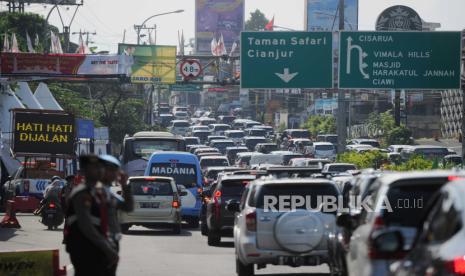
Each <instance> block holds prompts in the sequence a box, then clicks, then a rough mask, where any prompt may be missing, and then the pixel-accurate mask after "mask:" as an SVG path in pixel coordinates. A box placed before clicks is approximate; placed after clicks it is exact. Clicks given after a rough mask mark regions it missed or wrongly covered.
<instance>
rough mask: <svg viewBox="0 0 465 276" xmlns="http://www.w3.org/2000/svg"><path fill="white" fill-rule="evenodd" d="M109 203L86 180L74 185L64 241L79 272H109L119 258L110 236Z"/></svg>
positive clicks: (78, 273) (69, 203)
mask: <svg viewBox="0 0 465 276" xmlns="http://www.w3.org/2000/svg"><path fill="white" fill-rule="evenodd" d="M106 205H107V202H106V199H104V196H102V194H99V193H97V190H96V189H95V188H90V187H88V186H86V185H84V184H79V185H78V186H76V187H74V189H73V190H72V192H71V193H70V195H69V198H68V208H67V223H66V226H65V243H66V250H67V251H68V253H69V254H70V257H71V262H72V263H73V266H74V270H75V275H76V276H80V275H109V273H108V269H109V267H110V266H111V265H112V263H113V262H115V261H116V260H117V258H118V253H117V251H116V249H115V246H114V244H112V242H111V241H110V240H109V239H108V214H106V213H105V211H108V208H107V206H106Z"/></svg>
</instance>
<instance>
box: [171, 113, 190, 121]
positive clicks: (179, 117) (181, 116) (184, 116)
mask: <svg viewBox="0 0 465 276" xmlns="http://www.w3.org/2000/svg"><path fill="white" fill-rule="evenodd" d="M174 117H175V118H176V120H188V119H189V114H188V113H187V112H185V111H177V112H175V113H174Z"/></svg>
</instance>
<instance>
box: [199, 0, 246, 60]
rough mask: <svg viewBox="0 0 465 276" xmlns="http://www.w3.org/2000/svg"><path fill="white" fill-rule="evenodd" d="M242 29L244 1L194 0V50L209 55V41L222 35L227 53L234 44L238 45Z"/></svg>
mask: <svg viewBox="0 0 465 276" xmlns="http://www.w3.org/2000/svg"><path fill="white" fill-rule="evenodd" d="M243 28H244V0H196V2H195V41H196V43H195V45H196V47H195V49H196V52H197V53H211V47H210V46H211V41H212V39H213V37H216V38H217V39H218V38H219V36H220V35H221V34H222V35H223V38H224V43H225V45H226V49H227V51H228V53H229V51H230V50H231V46H232V44H233V43H234V42H236V43H237V44H239V42H240V34H241V31H242V30H243Z"/></svg>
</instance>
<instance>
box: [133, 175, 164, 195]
mask: <svg viewBox="0 0 465 276" xmlns="http://www.w3.org/2000/svg"><path fill="white" fill-rule="evenodd" d="M130 186H131V188H132V193H133V195H135V196H143V195H151V196H155V195H157V196H171V195H173V188H172V187H171V183H170V182H168V181H160V180H153V181H151V180H145V179H140V180H139V179H137V180H131V182H130Z"/></svg>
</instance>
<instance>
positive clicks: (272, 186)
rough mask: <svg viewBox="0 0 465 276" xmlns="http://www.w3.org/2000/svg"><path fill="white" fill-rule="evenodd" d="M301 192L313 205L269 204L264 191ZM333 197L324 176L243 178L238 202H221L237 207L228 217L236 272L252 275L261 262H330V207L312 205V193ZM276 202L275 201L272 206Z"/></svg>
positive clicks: (274, 194) (333, 220) (333, 217)
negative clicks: (232, 220) (231, 223)
mask: <svg viewBox="0 0 465 276" xmlns="http://www.w3.org/2000/svg"><path fill="white" fill-rule="evenodd" d="M279 196H292V197H294V196H302V197H304V198H306V201H307V200H309V203H311V205H309V206H311V207H312V208H313V209H312V210H308V208H305V209H302V208H296V209H294V210H287V209H283V208H277V209H276V210H274V209H269V208H266V207H267V206H269V204H268V203H269V202H268V200H269V199H270V197H275V198H279V200H280V199H281V198H280V197H279ZM319 196H331V197H338V196H339V192H338V190H337V188H336V186H335V185H334V183H332V182H331V181H329V180H326V179H274V178H265V179H261V180H257V181H254V182H252V183H251V184H249V185H248V186H247V187H246V189H245V191H244V193H243V196H242V198H241V202H240V203H230V204H228V206H227V208H228V210H230V211H236V212H238V214H237V216H236V218H235V223H234V230H233V231H234V246H235V251H236V271H237V274H238V275H239V276H245V275H254V269H255V267H254V265H257V268H258V269H262V268H265V267H266V266H267V265H269V264H272V265H288V266H292V267H297V266H316V265H320V264H323V263H327V264H329V266H330V270H331V271H334V266H333V265H332V264H331V257H330V256H332V254H333V253H331V252H330V250H331V248H334V245H331V244H330V243H333V242H334V239H331V237H332V236H334V235H335V233H336V211H334V212H333V211H331V212H324V210H323V211H318V209H316V208H317V206H315V203H317V197H319ZM278 207H279V206H278Z"/></svg>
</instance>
